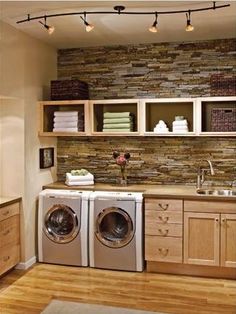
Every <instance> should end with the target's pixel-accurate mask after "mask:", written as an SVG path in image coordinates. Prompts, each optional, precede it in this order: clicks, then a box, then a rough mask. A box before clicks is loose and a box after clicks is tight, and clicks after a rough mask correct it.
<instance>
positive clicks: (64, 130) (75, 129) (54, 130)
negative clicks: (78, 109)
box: [52, 128, 78, 132]
mask: <svg viewBox="0 0 236 314" xmlns="http://www.w3.org/2000/svg"><path fill="white" fill-rule="evenodd" d="M52 131H53V132H78V128H53V130H52Z"/></svg>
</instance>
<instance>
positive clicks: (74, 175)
mask: <svg viewBox="0 0 236 314" xmlns="http://www.w3.org/2000/svg"><path fill="white" fill-rule="evenodd" d="M65 183H66V185H69V186H72V185H92V184H94V176H93V175H92V173H90V172H89V171H88V170H86V169H79V170H71V172H67V173H66V182H65Z"/></svg>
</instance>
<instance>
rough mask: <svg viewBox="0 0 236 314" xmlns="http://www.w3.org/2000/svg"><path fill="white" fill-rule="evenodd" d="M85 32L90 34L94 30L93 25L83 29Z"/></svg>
mask: <svg viewBox="0 0 236 314" xmlns="http://www.w3.org/2000/svg"><path fill="white" fill-rule="evenodd" d="M85 29H86V32H91V31H92V30H93V29H94V25H93V24H88V25H86V27H85Z"/></svg>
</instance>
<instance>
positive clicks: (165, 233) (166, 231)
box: [158, 229, 169, 237]
mask: <svg viewBox="0 0 236 314" xmlns="http://www.w3.org/2000/svg"><path fill="white" fill-rule="evenodd" d="M158 231H159V232H160V234H161V235H163V236H164V237H166V236H167V234H168V232H169V229H166V230H162V229H158Z"/></svg>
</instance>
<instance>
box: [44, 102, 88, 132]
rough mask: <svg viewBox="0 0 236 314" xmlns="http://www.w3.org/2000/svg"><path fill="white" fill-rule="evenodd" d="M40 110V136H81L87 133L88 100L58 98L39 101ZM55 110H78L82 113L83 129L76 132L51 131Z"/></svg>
mask: <svg viewBox="0 0 236 314" xmlns="http://www.w3.org/2000/svg"><path fill="white" fill-rule="evenodd" d="M39 111H40V114H39V116H40V128H39V135H40V136H83V135H87V134H88V133H89V130H88V123H87V120H88V118H89V117H88V116H89V114H88V101H87V100H86V101H82V100H68V101H64V100H60V101H42V102H39ZM55 111H62V112H63V111H78V113H79V115H83V119H84V125H83V131H78V132H53V119H54V112H55Z"/></svg>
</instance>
